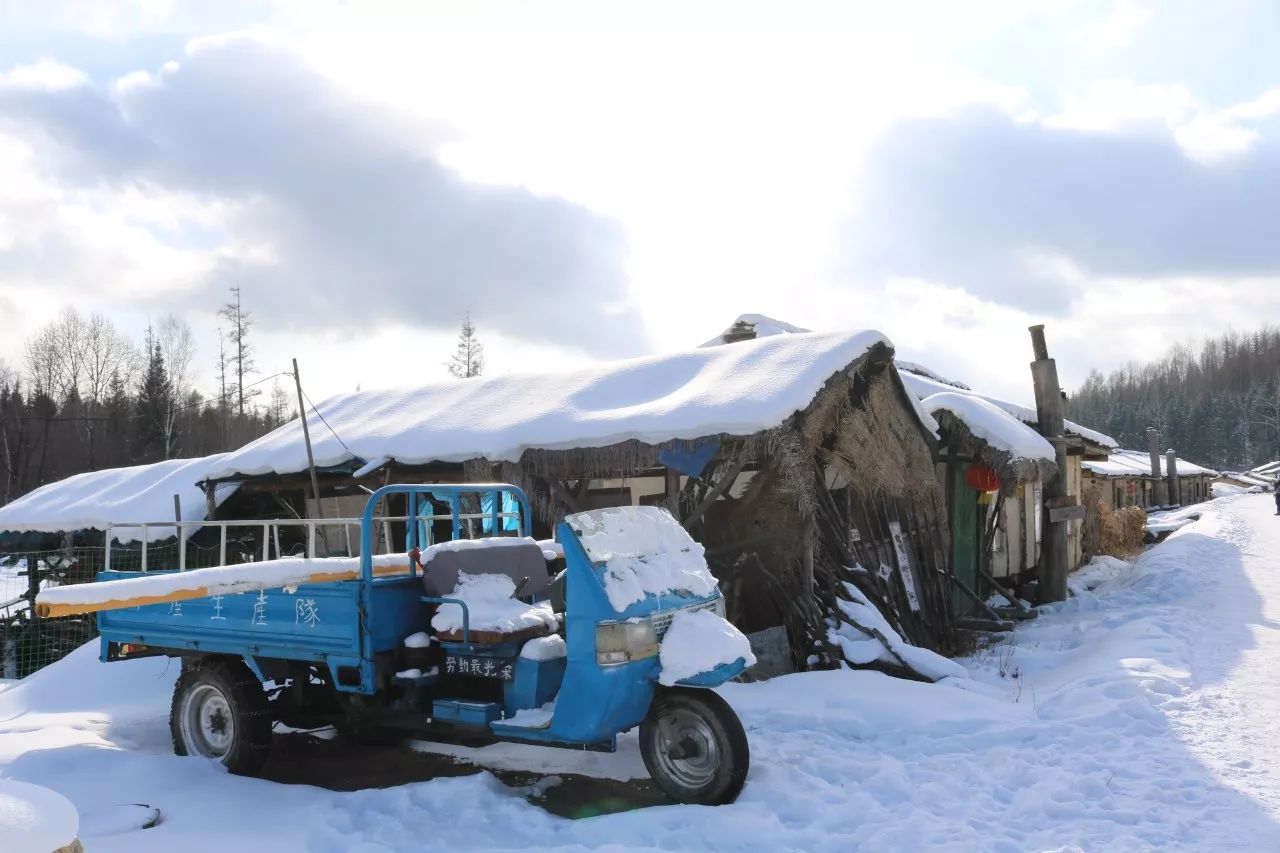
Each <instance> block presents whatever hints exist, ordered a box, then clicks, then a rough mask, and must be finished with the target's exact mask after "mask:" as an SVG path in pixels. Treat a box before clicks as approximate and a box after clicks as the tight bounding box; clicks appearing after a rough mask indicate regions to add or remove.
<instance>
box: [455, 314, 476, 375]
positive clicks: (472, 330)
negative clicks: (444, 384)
mask: <svg viewBox="0 0 1280 853" xmlns="http://www.w3.org/2000/svg"><path fill="white" fill-rule="evenodd" d="M448 367H449V373H451V374H453V375H454V376H456V377H458V378H459V379H470V378H471V377H473V376H479V375H480V374H481V373H482V372H483V371H484V344H482V343H480V339H479V338H477V337H476V326H475V324H474V323H472V322H471V312H470V311H468V312H467V313H466V315H465V316H464V317H463V318H462V328H461V329H460V330H459V331H458V343H457V346H455V347H454V350H453V357H452V358H451V359H450V360H449V364H448Z"/></svg>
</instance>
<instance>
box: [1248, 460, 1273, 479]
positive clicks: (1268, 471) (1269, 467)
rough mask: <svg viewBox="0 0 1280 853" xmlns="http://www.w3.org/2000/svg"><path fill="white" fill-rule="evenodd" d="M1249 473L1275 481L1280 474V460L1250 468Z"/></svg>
mask: <svg viewBox="0 0 1280 853" xmlns="http://www.w3.org/2000/svg"><path fill="white" fill-rule="evenodd" d="M1249 473H1250V474H1257V475H1258V476H1260V477H1266V478H1268V479H1269V480H1272V481H1274V480H1275V478H1276V475H1278V474H1280V462H1268V463H1267V464H1265V465H1259V466H1258V467H1257V468H1250V469H1249Z"/></svg>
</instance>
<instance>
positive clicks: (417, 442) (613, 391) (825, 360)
mask: <svg viewBox="0 0 1280 853" xmlns="http://www.w3.org/2000/svg"><path fill="white" fill-rule="evenodd" d="M876 345H884V346H887V347H892V344H891V343H890V342H889V340H888V338H886V337H885V336H884V335H882V334H881V333H879V332H875V331H852V332H833V333H826V334H788V335H775V336H771V337H766V338H761V339H758V340H749V341H741V342H739V343H735V344H732V345H729V346H719V347H707V348H700V349H694V350H687V351H684V352H676V353H671V354H667V355H657V356H648V357H644V358H637V359H629V360H626V361H616V362H604V363H599V364H593V365H590V366H587V367H582V368H578V369H575V370H568V371H562V372H556V373H524V374H515V373H513V374H508V375H505V376H482V377H477V378H474V379H455V380H445V381H438V382H433V383H431V384H429V385H422V386H419V387H416V388H401V389H394V390H370V391H358V392H355V393H351V394H340V395H338V396H335V397H331V398H329V399H328V400H325V401H324V402H322V403H320V404H319V406H317V409H318V410H319V412H320V413H321V414H322V415H323V416H324V422H320V420H319V419H318V418H317V419H315V420H314V421H313V425H312V426H311V440H312V445H313V450H314V453H315V461H316V465H318V466H321V467H327V466H334V465H340V464H344V463H347V462H350V461H352V460H359V461H360V462H361V463H364V462H367V461H370V460H376V459H381V458H385V459H387V460H394V461H397V462H400V463H402V464H410V465H416V464H426V463H429V462H464V461H466V460H469V459H478V458H483V459H490V460H494V461H499V460H506V461H511V462H515V461H518V460H519V458H520V456H521V454H523V453H524V451H525V450H527V449H531V448H538V449H544V450H565V449H571V448H586V447H607V446H609V445H612V444H617V443H619V442H623V441H627V440H630V439H635V440H639V441H643V442H647V443H650V444H659V443H662V442H665V441H671V440H674V439H695V438H702V437H704V436H709V435H718V434H728V435H752V434H755V433H757V432H760V431H761V430H765V429H770V428H772V427H775V426H778V425H780V424H782V423H783V422H784V421H785V420H786V419H787V418H789V417H791V416H792V415H793V414H794V413H796V412H797V411H800V410H802V409H804V408H805V407H807V406H808V405H809V404H810V403H811V402H812V401H813V399H814V398H815V397H816V396H817V394H818V392H819V391H821V390H822V387H823V386H824V384H825V383H826V382H827V380H828V379H830V378H831V377H832V376H833V375H835V374H836V373H838V372H840V371H843V370H845V369H846V368H848V367H850V366H851V365H853V364H854V363H855V362H857V361H858V360H859V359H861V358H862V357H864V356H865V355H866V354H867V352H868V351H869V350H870V349H871V348H872V347H874V346H876ZM925 417H926V418H927V415H926V416H925ZM339 436H340V437H341V439H339ZM306 467H307V456H306V449H305V446H304V444H303V440H302V426H301V422H300V421H298V420H296V419H295V420H293V421H291V422H290V423H287V424H285V425H284V426H282V427H279V428H278V429H276V430H275V431H273V432H271V433H269V434H267V435H265V436H263V437H262V438H259V439H258V440H256V441H254V442H252V443H250V444H248V445H246V446H244V447H243V448H241V449H239V450H237V451H234V452H232V453H230V454H228V455H227V456H226V457H225V458H224V459H222V460H221V461H220V462H219V463H218V464H216V465H214V466H211V467H210V469H209V471H208V474H207V476H208V477H209V478H211V479H225V478H234V477H238V476H252V475H259V474H273V473H274V474H286V473H293V472H298V471H303V470H305V469H306Z"/></svg>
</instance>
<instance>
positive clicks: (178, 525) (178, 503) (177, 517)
mask: <svg viewBox="0 0 1280 853" xmlns="http://www.w3.org/2000/svg"><path fill="white" fill-rule="evenodd" d="M173 541H174V542H175V543H177V548H178V571H180V572H185V571H186V570H187V540H186V539H184V538H182V496H181V495H179V494H178V493H177V492H175V493H174V495H173Z"/></svg>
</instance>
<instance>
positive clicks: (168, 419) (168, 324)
mask: <svg viewBox="0 0 1280 853" xmlns="http://www.w3.org/2000/svg"><path fill="white" fill-rule="evenodd" d="M155 344H156V346H157V347H159V348H160V355H161V357H162V358H163V360H164V367H165V371H166V372H167V374H168V379H169V387H170V391H171V393H170V394H169V395H168V396H167V397H166V398H165V400H166V408H165V411H164V412H163V415H162V422H161V424H160V429H161V433H162V435H163V448H164V458H165V459H172V458H173V454H174V451H175V450H176V449H177V447H176V444H177V442H176V437H177V425H178V412H179V410H180V408H181V405H182V403H181V401H185V400H186V399H187V396H188V395H189V394H190V393H191V390H192V386H193V385H194V384H195V374H194V368H193V365H192V357H193V356H194V355H195V351H196V345H195V338H194V336H193V335H192V334H191V327H190V326H189V325H187V322H186V321H185V320H183V319H181V318H179V317H176V316H175V315H173V314H166V315H165V316H164V317H162V318H161V319H160V324H159V325H158V326H157V327H156V331H155Z"/></svg>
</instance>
